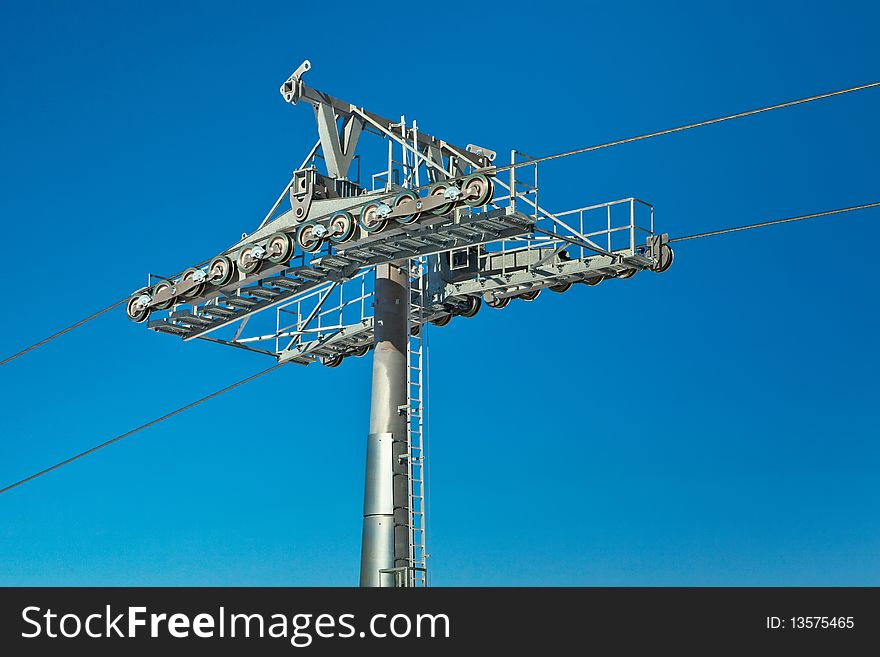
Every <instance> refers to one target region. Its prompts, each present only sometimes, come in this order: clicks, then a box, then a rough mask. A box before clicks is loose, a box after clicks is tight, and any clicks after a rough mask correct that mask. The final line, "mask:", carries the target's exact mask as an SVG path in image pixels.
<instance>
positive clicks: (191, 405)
mask: <svg viewBox="0 0 880 657" xmlns="http://www.w3.org/2000/svg"><path fill="white" fill-rule="evenodd" d="M286 364H287V363H278V364H276V365H273V366H272V367H270V368H268V369H265V370H262V371H261V372H257V373H256V374H252V375H251V376H249V377H247V378H246V379H242V380H241V381H236V382H235V383H233V384H232V385H228V386H226V387H225V388H221V389H220V390H217V391H216V392H212V393H211V394H210V395H206V396H205V397H202V398H201V399H197V400H196V401H194V402H190V403H189V404H187V405H186V406H181V407H180V408H178V409H176V410H174V411H171V412H170V413H166V414H165V415H163V416H162V417H158V418H156V419H155V420H151V421H149V422H147V423H146V424H142V425H141V426H139V427H136V428H135V429H131V430H130V431H126V432H125V433H123V434H120V435H118V436H116V437H115V438H111V439H110V440H107V441H105V442H103V443H101V444H100V445H95V446H94V447H92V448H91V449H87V450H86V451H84V452H80V453H79V454H76V455H75V456H71V457H70V458H68V459H64V460H63V461H60V462H58V463H56V464H55V465H53V466H50V467H48V468H46V469H44V470H40V471H39V472H35V473H34V474H32V475H30V476H28V477H25V478H24V479H21V480H19V481H16V482H15V483H14V484H9V485H8V486H6V487H4V488H0V494H2V493H5V492H7V491H10V490H12V489H13V488H16V487H18V486H21V485H22V484H26V483H27V482H29V481H32V480H34V479H36V478H37V477H42V476H43V475H45V474H49V473H50V472H52V471H53V470H57V469H58V468H60V467H62V466H65V465H67V464H68V463H73V462H74V461H76V460H78V459H81V458H83V457H84V456H88V455H89V454H92V453H93V452H97V451H98V450H99V449H103V448H105V447H107V446H109V445H112V444H113V443H116V442H119V441H120V440H122V439H123V438H128V437H129V436H133V435H134V434H136V433H138V432H140V431H143V430H144V429H148V428H149V427H152V426H153V425H156V424H159V423H160V422H162V421H163V420H167V419H169V418H172V417H174V416H175V415H178V414H180V413H183V412H184V411H187V410H189V409H191V408H194V407H195V406H198V405H199V404H203V403H204V402H206V401H208V400H210V399H214V397H219V396H220V395H222V394H223V393H224V392H229V391H230V390H233V389H235V388H238V387H239V386H243V385H244V384H245V383H249V382H251V381H253V380H254V379H258V378H259V377H261V376H263V375H264V374H268V373H269V372H271V371H273V370H277V369H278V368H279V367H281V366H283V365H286Z"/></svg>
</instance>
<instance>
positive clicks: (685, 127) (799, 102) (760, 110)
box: [483, 82, 880, 173]
mask: <svg viewBox="0 0 880 657" xmlns="http://www.w3.org/2000/svg"><path fill="white" fill-rule="evenodd" d="M872 87H880V82H869V83H867V84H860V85H858V86H856V87H849V88H847V89H839V90H837V91H830V92H828V93H824V94H819V95H817V96H807V97H806V98H798V99H797V100H789V101H787V102H784V103H778V104H776V105H768V106H767V107H759V108H758V109H752V110H746V111H745V112H738V113H736V114H729V115H727V116H719V117H718V118H715V119H707V120H705V121H698V122H696V123H688V124H686V125H680V126H678V127H676V128H667V129H666V130H659V131H657V132H649V133H647V134H644V135H637V136H635V137H627V138H625V139H617V140H615V141H608V142H605V143H604V144H596V145H595V146H587V147H586V148H577V149H575V150H572V151H564V152H562V153H555V154H554V155H545V156H543V157H535V158H531V159H527V160H523V161H522V162H516V163H514V164H507V165H504V166H500V167H492V168H491V169H488V170H486V171H483V173H496V172H498V171H508V170H510V169H518V168H519V167H524V166H529V165H531V164H538V163H539V162H548V161H549V160H558V159H559V158H562V157H568V156H570V155H579V154H581V153H589V152H590V151H598V150H600V149H603V148H610V147H611V146H620V145H621V144H629V143H631V142H634V141H641V140H643V139H651V138H652V137H660V136H662V135H669V134H672V133H674V132H683V131H685V130H690V129H691V128H699V127H702V126H705V125H712V124H715V123H722V122H724V121H732V120H733V119H741V118H744V117H746V116H754V115H755V114H761V113H763V112H771V111H773V110H777V109H783V108H785V107H794V106H795V105H803V104H804V103H811V102H813V101H814V100H823V99H825V98H833V97H834V96H842V95H844V94H849V93H853V92H854V91H862V90H864V89H871V88H872Z"/></svg>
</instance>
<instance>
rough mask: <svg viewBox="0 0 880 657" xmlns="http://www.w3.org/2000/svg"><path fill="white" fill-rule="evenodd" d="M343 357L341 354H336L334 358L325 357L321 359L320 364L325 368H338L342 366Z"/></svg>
mask: <svg viewBox="0 0 880 657" xmlns="http://www.w3.org/2000/svg"><path fill="white" fill-rule="evenodd" d="M343 358H344V356H342V354H338V355H336V356H325V357H324V358H322V359H321V364H322V365H326V366H327V367H339V366H340V365H341V364H342V359H343Z"/></svg>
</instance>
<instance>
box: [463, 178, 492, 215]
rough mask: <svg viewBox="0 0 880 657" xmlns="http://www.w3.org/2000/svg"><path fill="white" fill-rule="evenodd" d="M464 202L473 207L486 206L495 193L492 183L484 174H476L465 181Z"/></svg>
mask: <svg viewBox="0 0 880 657" xmlns="http://www.w3.org/2000/svg"><path fill="white" fill-rule="evenodd" d="M461 192H462V196H463V197H464V202H465V203H467V204H468V205H470V206H473V207H479V206H481V205H486V203H488V202H489V200H490V199H491V198H492V193H493V192H494V190H493V187H492V181H491V180H490V179H489V177H488V176H485V175H483V174H482V173H475V174H473V175H472V176H468V177H467V178H465V179H464V183H462V186H461Z"/></svg>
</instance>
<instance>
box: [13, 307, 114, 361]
mask: <svg viewBox="0 0 880 657" xmlns="http://www.w3.org/2000/svg"><path fill="white" fill-rule="evenodd" d="M125 302H126V299H121V300H119V301H117V302H116V303H113V304H111V305H109V306H107V307H106V308H104V309H103V310H99V311H98V312H96V313H95V314H94V315H89V316H88V317H86V318H85V319H81V320H79V321H78V322H77V323H76V324H71V325H70V326H68V327H67V328H65V329H61V330H60V331H58V333H53V334H52V335H50V336H49V337H48V338H44V339H43V340H40V341H39V342H35V343H34V344H32V345H31V346H30V347H28V348H27V349H22V350H21V351H19V352H18V353H17V354H13V355H12V356H9V357H8V358H6V359H5V360H2V361H0V365H6V363H9V362H11V361H13V360H15V359H16V358H18V357H19V356H24V355H25V354H26V353H28V352H29V351H33V350H34V349H36V348H37V347H42V346H43V345H44V344H46V343H47V342H51V341H52V340H54V339H55V338H60V337H61V336H62V335H64V334H65V333H67V332H68V331H72V330H73V329H75V328H77V327H79V326H82V325H83V324H85V323H86V322H90V321H92V320H93V319H95V318H96V317H100V316H101V315H103V314H104V313H106V312H108V311H110V310H113V309H114V308H116V307H117V306H120V305H122V304H123V303H125Z"/></svg>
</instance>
